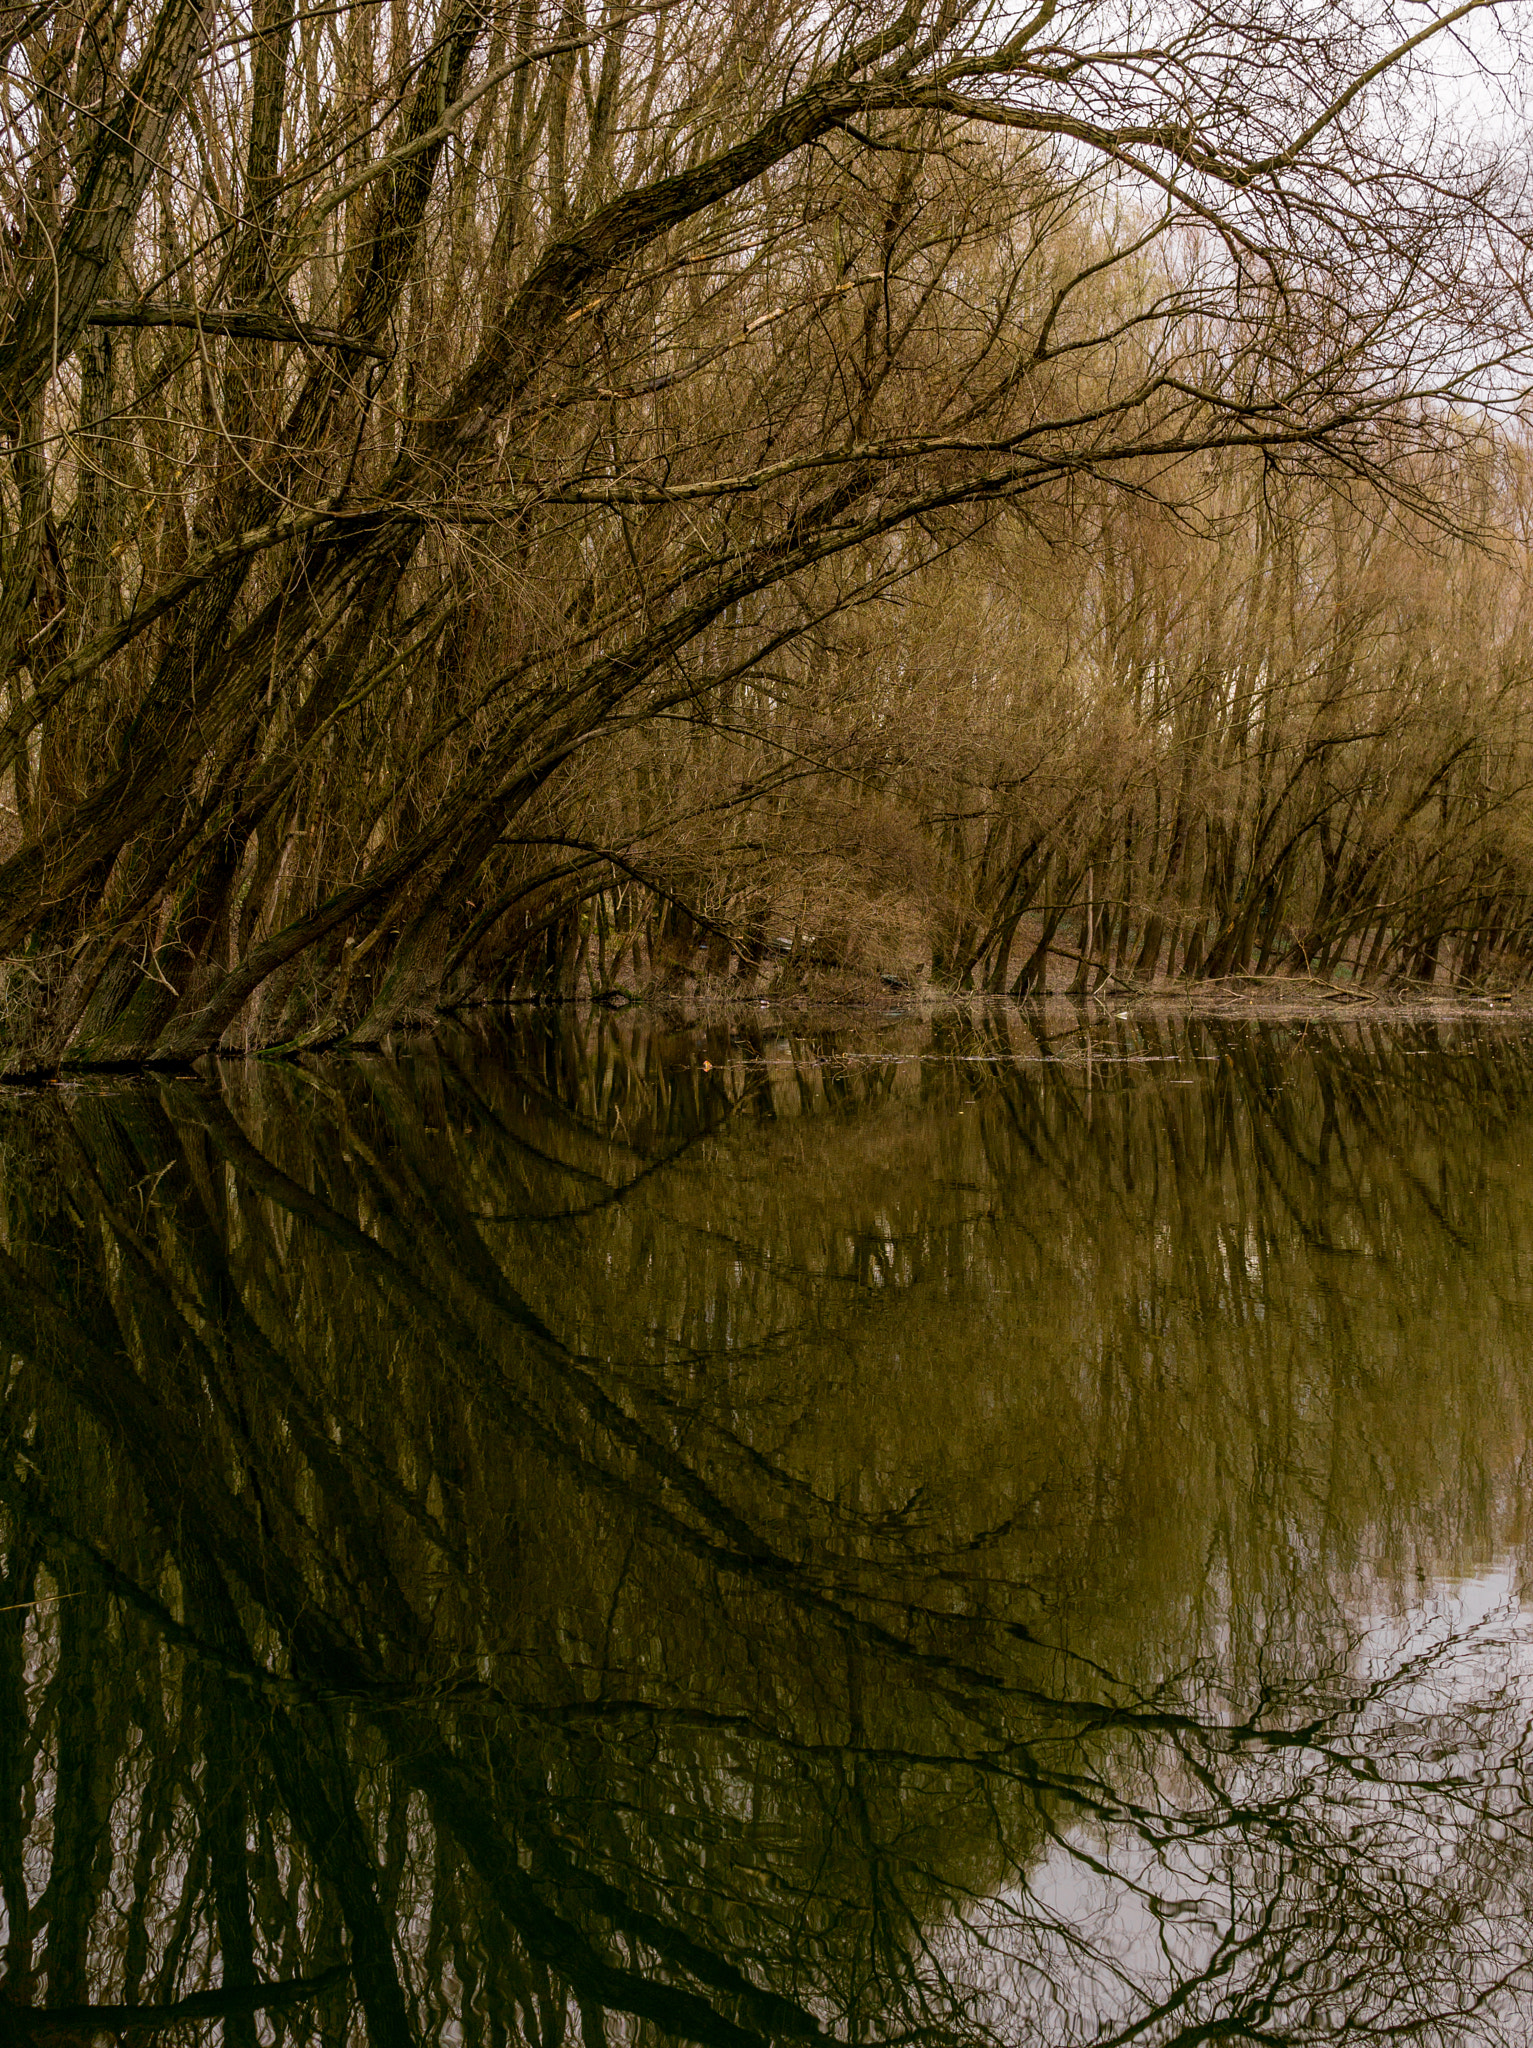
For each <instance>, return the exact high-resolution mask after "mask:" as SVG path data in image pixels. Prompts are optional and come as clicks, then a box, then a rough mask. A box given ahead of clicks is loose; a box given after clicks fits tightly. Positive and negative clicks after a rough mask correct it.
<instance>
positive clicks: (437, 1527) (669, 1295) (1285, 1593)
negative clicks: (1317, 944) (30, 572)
mask: <svg viewBox="0 0 1533 2048" xmlns="http://www.w3.org/2000/svg"><path fill="white" fill-rule="evenodd" d="M907 1029H908V1036H907V1037H906V1038H905V1039H900V1038H899V1037H898V1036H897V1035H891V1034H889V1033H887V1032H886V1033H885V1034H883V1035H882V1036H881V1037H880V1038H879V1039H878V1040H877V1042H876V1044H874V1045H873V1046H872V1047H871V1049H869V1048H868V1046H867V1045H864V1046H863V1047H862V1048H861V1049H860V1050H859V1049H858V1048H857V1047H856V1046H850V1047H849V1046H847V1045H844V1044H840V1043H837V1042H834V1041H831V1040H820V1041H817V1040H815V1039H813V1038H799V1039H795V1040H792V1041H787V1040H780V1039H777V1038H775V1037H772V1038H766V1039H761V1038H758V1039H755V1040H749V1039H745V1038H741V1037H739V1036H738V1035H737V1036H735V1037H732V1038H731V1037H729V1036H726V1035H716V1036H714V1037H712V1038H710V1039H708V1040H707V1041H706V1042H705V1041H703V1040H701V1039H687V1040H681V1039H676V1040H672V1041H670V1042H665V1041H663V1040H662V1039H660V1038H659V1037H657V1036H654V1035H649V1034H646V1033H645V1032H643V1031H640V1030H633V1029H628V1028H624V1027H622V1026H620V1025H618V1024H616V1023H614V1022H613V1021H612V1020H610V1019H607V1018H599V1019H593V1020H588V1021H584V1022H580V1023H576V1022H574V1021H570V1020H566V1022H565V1023H564V1024H563V1025H562V1026H560V1027H558V1028H552V1029H542V1028H539V1029H535V1030H534V1029H529V1030H527V1031H526V1032H523V1033H520V1034H515V1035H509V1036H492V1035H490V1034H488V1033H486V1034H485V1035H482V1036H476V1035H474V1034H472V1033H470V1032H467V1031H465V1032H463V1033H462V1034H460V1035H458V1036H456V1037H454V1038H451V1039H448V1040H446V1041H443V1042H441V1043H438V1044H435V1045H433V1046H432V1047H431V1048H429V1049H427V1050H422V1051H420V1052H417V1053H412V1054H410V1055H409V1056H407V1057H404V1058H402V1059H400V1060H399V1061H397V1062H391V1061H388V1060H384V1059H366V1060H356V1061H351V1062H338V1061H332V1062H327V1063H324V1064H322V1065H316V1066H314V1067H311V1068H296V1067H294V1068H281V1067H254V1066H252V1067H248V1068H240V1069H236V1070H233V1071H231V1072H229V1073H226V1074H225V1075H224V1076H223V1078H222V1080H221V1082H220V1084H219V1085H217V1086H214V1085H211V1084H204V1083H199V1082H193V1081H190V1080H184V1079H174V1080H164V1081H159V1082H154V1083H146V1082H136V1083H132V1084H123V1085H115V1084H112V1085H109V1084H105V1083H102V1084H92V1085H88V1086H85V1085H82V1086H78V1087H74V1088H65V1089H50V1090H45V1091H41V1092H38V1093H35V1094H26V1095H21V1094H13V1095H11V1096H8V1097H7V1098H6V1099H5V1101H4V1102H3V1104H0V1143H3V1148H4V1164H5V1207H4V1214H3V1250H0V1339H3V1348H4V1352H5V1354H6V1357H7V1364H6V1367H5V1370H6V1375H7V1377H6V1402H5V1413H4V1429H5V1438H6V1440H5V1445H4V1458H3V1462H0V1492H3V1502H0V1514H3V1524H4V1566H5V1576H4V1580H3V1583H0V1610H3V1611H0V1891H3V1899H4V1906H5V1916H6V1917H5V1928H4V1941H5V1948H4V1972H5V1976H4V1985H3V1994H0V2032H3V2033H4V2034H5V2035H6V2036H8V2037H9V2038H10V2039H12V2040H14V2041H17V2042H27V2043H31V2042H45V2041H56V2042H65V2041H85V2040H90V2039H96V2038H101V2037H103V2036H104V2037H105V2038H108V2039H111V2038H117V2037H122V2038H129V2039H148V2038H153V2037H154V2036H155V2035H156V2034H164V2035H165V2036H166V2037H167V2038H174V2039H179V2040H188V2041H190V2040H197V2039H203V2038H206V2039H209V2040H211V2039H214V2038H222V2039H223V2040H224V2041H225V2042H227V2043H230V2044H236V2048H253V2044H255V2043H257V2042H271V2041H292V2042H305V2041H318V2042H325V2043H337V2044H339V2043H342V2042H360V2041H363V2040H366V2041H370V2042H374V2043H377V2044H380V2048H394V2044H405V2043H414V2042H426V2041H431V2042H435V2041H439V2040H445V2041H451V2042H457V2041H462V2042H464V2043H472V2044H479V2043H485V2044H490V2043H501V2042H508V2041H516V2042H521V2041H525V2042H527V2043H528V2044H529V2048H556V2044H558V2043H561V2042H570V2043H572V2044H573V2043H574V2042H575V2041H576V2040H577V2039H578V2040H579V2041H581V2042H583V2043H584V2044H586V2048H590V2044H591V2043H592V2042H594V2041H596V2040H598V2039H604V2040H606V2041H608V2042H612V2043H617V2042H619V2041H626V2042H641V2041H662V2040H665V2041H668V2040H673V2039H674V2040H687V2041H694V2042H700V2043H704V2044H710V2048H745V2044H748V2043H755V2042H761V2041H778V2040H783V2041H795V2040H819V2039H833V2040H836V2041H846V2042H851V2041H866V2040H887V2041H920V2042H934V2043H937V2042H955V2043H959V2042H962V2043H967V2042H986V2041H991V2040H994V2041H1000V2042H1006V2043H1015V2042H1022V2041H1038V2042H1049V2043H1055V2042H1057V2043H1068V2042H1076V2041H1095V2042H1099V2043H1107V2042H1112V2043H1127V2042H1131V2041H1132V2042H1143V2043H1145V2044H1167V2043H1187V2044H1190V2043H1193V2042H1206V2041H1215V2040H1220V2041H1265V2042H1285V2043H1287V2042H1304V2041H1340V2040H1347V2041H1353V2040H1358V2041H1366V2040H1401V2041H1404V2040H1413V2041H1421V2040H1455V2041H1465V2042H1469V2041H1473V2042H1493V2041H1498V2040H1502V2039H1508V2040H1520V2039H1523V2038H1524V2037H1525V2034H1526V2031H1527V2030H1526V2028H1525V2027H1524V2024H1523V2021H1522V2019H1521V2017H1520V2007H1521V2005H1522V2004H1525V2002H1526V2001H1527V1999H1528V1996H1529V1992H1530V1988H1533V1987H1530V1986H1529V1985H1528V1983H1527V1981H1526V1980H1527V1977H1528V1975H1529V1970H1528V1966H1527V1964H1526V1961H1525V1955H1524V1951H1525V1939H1524V1932H1523V1930H1524V1928H1525V1926H1526V1915H1527V1912H1528V1910H1529V1904H1530V1901H1529V1896H1528V1894H1529V1890H1530V1871H1533V1864H1530V1861H1529V1855H1528V1850H1529V1834H1530V1827H1529V1820H1530V1815H1529V1782H1528V1761H1529V1759H1528V1754H1527V1751H1528V1728H1527V1724H1528V1713H1529V1703H1530V1699H1533V1676H1530V1670H1529V1658H1528V1638H1527V1634H1526V1632H1525V1630H1524V1629H1523V1626H1522V1621H1521V1611H1520V1607H1519V1600H1518V1592H1519V1585H1520V1578H1519V1574H1520V1549H1521V1544H1522V1542H1523V1530H1522V1523H1521V1516H1520V1503H1521V1499H1522V1481H1523V1473H1522V1463H1521V1461H1522V1457H1523V1443H1524V1435H1525V1421H1526V1417H1527V1415H1528V1412H1529V1394H1530V1386H1529V1379H1530V1376H1533V1355H1530V1354H1533V1347H1530V1345H1529V1343H1528V1341H1527V1339H1526V1337H1525V1335H1524V1334H1523V1333H1524V1331H1525V1328H1526V1312H1527V1308H1528V1294H1529V1275H1530V1272H1533V1265H1530V1253H1533V1171H1530V1169H1529V1165H1528V1163H1527V1162H1529V1160H1530V1158H1533V1154H1530V1149H1529V1148H1530V1140H1533V1044H1529V1043H1528V1042H1526V1041H1524V1040H1522V1039H1520V1038H1518V1037H1516V1036H1512V1035H1507V1034H1497V1033H1495V1032H1492V1031H1491V1030H1489V1029H1488V1028H1487V1029H1485V1030H1482V1031H1473V1030H1470V1029H1469V1028H1468V1027H1465V1028H1464V1029H1462V1030H1461V1031H1459V1032H1457V1033H1455V1034H1453V1035H1451V1036H1448V1035H1443V1036H1439V1035H1438V1034H1437V1033H1436V1032H1435V1031H1431V1032H1428V1031H1419V1030H1418V1031H1416V1032H1413V1033H1397V1034H1395V1035H1393V1036H1381V1035H1378V1034H1375V1035H1372V1036H1369V1035H1367V1034H1365V1033H1362V1032H1353V1033H1351V1034H1348V1033H1346V1032H1344V1031H1342V1030H1340V1029H1336V1030H1332V1031H1330V1032H1328V1033H1326V1034H1324V1035H1321V1036H1318V1037H1317V1035H1316V1033H1315V1032H1314V1031H1313V1030H1311V1031H1310V1032H1309V1033H1308V1034H1307V1036H1298V1037H1296V1035H1295V1034H1294V1033H1293V1032H1292V1031H1290V1030H1288V1029H1287V1028H1286V1027H1283V1028H1278V1027H1273V1028H1266V1029H1261V1028H1252V1027H1245V1028H1240V1029H1237V1028H1234V1027H1228V1028H1215V1027H1213V1026H1211V1025H1197V1024H1186V1025H1177V1026H1173V1025H1168V1024H1155V1023H1153V1022H1151V1023H1143V1022H1136V1023H1134V1024H1132V1025H1121V1026H1118V1027H1107V1028H1102V1027H1098V1028H1097V1029H1096V1030H1095V1033H1094V1035H1093V1036H1091V1037H1090V1038H1081V1037H1074V1038H1071V1039H1069V1040H1068V1041H1065V1042H1063V1043H1062V1044H1060V1045H1058V1046H1052V1047H1051V1046H1045V1045H1043V1044H1041V1043H1040V1042H1039V1041H1038V1040H1037V1039H1035V1038H1033V1037H1031V1036H1029V1035H1028V1031H1027V1028H1026V1027H1024V1026H1022V1025H1020V1024H1019V1023H1018V1022H1016V1021H1015V1020H1013V1021H1012V1022H1010V1023H1009V1024H999V1023H997V1024H994V1025H989V1026H983V1027H982V1026H977V1025H975V1024H974V1023H973V1022H970V1021H963V1022H958V1023H954V1024H951V1025H948V1026H941V1025H939V1026H936V1027H927V1026H922V1027H920V1029H919V1030H918V1029H917V1028H916V1027H915V1026H910V1027H907ZM1045 1055H1048V1056H1047V1057H1046V1056H1045ZM705 1058H706V1060H707V1065H706V1066H705V1065H704V1060H705Z"/></svg>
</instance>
